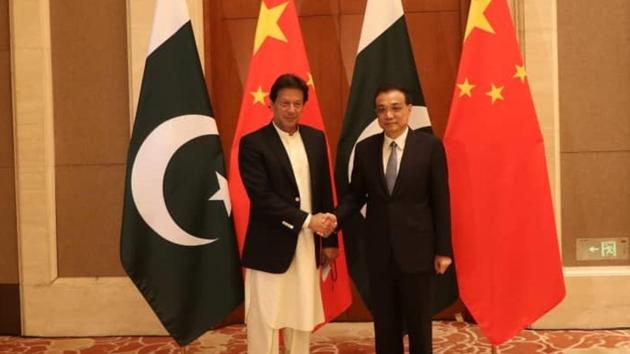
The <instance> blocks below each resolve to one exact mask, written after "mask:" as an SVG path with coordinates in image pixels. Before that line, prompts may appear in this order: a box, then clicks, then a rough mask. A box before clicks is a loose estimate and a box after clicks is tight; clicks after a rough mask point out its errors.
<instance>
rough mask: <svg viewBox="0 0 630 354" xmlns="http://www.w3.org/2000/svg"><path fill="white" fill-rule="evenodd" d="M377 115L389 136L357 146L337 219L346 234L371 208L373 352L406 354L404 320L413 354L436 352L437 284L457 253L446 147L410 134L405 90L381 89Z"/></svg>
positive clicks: (368, 223) (369, 254)
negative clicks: (349, 223)
mask: <svg viewBox="0 0 630 354" xmlns="http://www.w3.org/2000/svg"><path fill="white" fill-rule="evenodd" d="M375 108H376V114H377V118H378V123H379V125H380V127H381V128H382V129H383V131H384V132H383V133H381V134H377V135H374V136H371V137H369V138H367V139H365V140H363V141H362V142H360V143H358V144H357V146H356V150H355V158H354V167H353V170H352V178H351V181H350V185H349V191H348V193H347V195H345V196H344V198H343V199H342V201H341V202H340V203H339V206H338V207H337V209H336V210H335V215H336V216H337V220H338V222H339V225H340V226H341V227H342V228H343V223H344V221H345V220H346V219H347V218H348V217H349V216H350V215H352V213H356V212H358V210H359V209H360V208H361V207H362V206H363V205H364V204H365V203H367V215H366V227H365V230H366V232H365V235H364V237H366V238H367V240H366V243H367V258H368V271H369V278H368V279H369V282H370V292H371V295H372V298H373V304H374V305H373V309H372V314H373V317H374V332H375V337H376V352H377V353H379V354H399V353H400V354H402V353H403V341H402V340H403V328H402V326H401V325H402V323H403V320H404V323H405V324H406V329H407V331H408V334H409V347H410V353H412V354H416V353H431V352H432V349H431V346H432V338H431V316H432V314H431V301H432V299H431V297H432V293H433V290H432V288H433V278H434V276H435V273H437V274H443V273H444V272H445V271H446V269H447V268H448V266H449V265H450V264H451V254H452V251H451V226H450V206H449V189H448V178H447V169H446V159H445V153H444V147H443V145H442V143H441V141H440V140H438V139H437V138H435V137H434V136H433V135H430V134H427V133H423V132H419V131H413V130H411V129H410V128H409V127H408V125H407V122H408V120H409V116H410V114H411V108H412V104H411V100H410V97H409V94H408V93H407V92H406V91H405V90H404V89H403V88H401V87H397V86H385V87H382V88H380V89H379V90H378V91H377V93H376V95H375ZM381 157H382V158H381Z"/></svg>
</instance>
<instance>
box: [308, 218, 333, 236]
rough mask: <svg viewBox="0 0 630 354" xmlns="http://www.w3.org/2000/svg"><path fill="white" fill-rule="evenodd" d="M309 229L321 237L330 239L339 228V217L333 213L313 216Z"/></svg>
mask: <svg viewBox="0 0 630 354" xmlns="http://www.w3.org/2000/svg"><path fill="white" fill-rule="evenodd" d="M308 228H309V229H311V230H313V232H315V233H316V234H318V235H319V236H322V237H328V236H330V234H331V233H332V232H333V231H335V229H336V228H337V216H335V215H334V214H331V213H317V214H315V215H312V216H311V221H310V222H309V224H308Z"/></svg>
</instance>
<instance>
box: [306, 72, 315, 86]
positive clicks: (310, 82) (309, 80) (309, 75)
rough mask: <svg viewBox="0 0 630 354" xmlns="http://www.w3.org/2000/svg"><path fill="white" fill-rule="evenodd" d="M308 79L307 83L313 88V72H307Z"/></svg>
mask: <svg viewBox="0 0 630 354" xmlns="http://www.w3.org/2000/svg"><path fill="white" fill-rule="evenodd" d="M307 77H308V80H306V84H307V85H308V86H311V87H312V88H315V82H313V75H311V73H308V74H307Z"/></svg>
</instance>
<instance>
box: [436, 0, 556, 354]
mask: <svg viewBox="0 0 630 354" xmlns="http://www.w3.org/2000/svg"><path fill="white" fill-rule="evenodd" d="M444 142H445V146H446V150H447V158H448V166H449V175H450V177H449V181H450V188H451V210H452V222H453V225H452V227H453V230H452V231H453V249H454V255H455V261H456V264H457V272H458V278H459V281H458V282H459V289H460V296H461V298H462V300H463V301H464V304H465V305H466V306H467V308H468V309H469V310H470V312H471V314H472V316H473V317H474V318H475V320H476V321H477V323H478V325H479V327H480V328H481V330H482V331H483V333H484V334H485V336H486V337H487V338H488V339H489V340H490V342H491V343H492V344H495V345H498V344H501V343H503V342H504V341H506V340H508V339H510V338H511V337H512V336H514V335H515V334H516V333H518V332H519V331H520V330H521V329H523V328H524V327H526V326H528V325H530V324H531V323H532V322H534V321H536V320H537V319H538V318H540V317H541V316H542V315H543V314H545V313H546V312H547V311H549V310H550V309H551V308H553V307H554V306H556V305H557V304H558V303H559V302H560V301H561V300H562V299H563V298H564V295H565V288H564V279H563V276H562V264H561V260H560V253H559V250H558V240H557V236H556V226H555V222H554V213H553V206H552V202H551V193H550V189H549V180H548V175H547V166H546V162H545V148H544V143H543V139H542V134H541V132H540V127H539V126H538V121H537V118H536V112H535V110H534V105H533V102H532V97H531V94H530V90H529V84H528V82H527V74H526V71H525V67H524V64H523V59H522V57H521V53H520V50H519V47H518V44H517V41H516V36H515V33H514V28H513V26H512V20H511V17H510V12H509V9H508V5H507V2H506V0H473V1H472V2H471V5H470V13H469V15H468V24H467V26H466V32H465V38H464V46H463V49H462V57H461V61H460V66H459V74H458V76H457V82H456V88H455V92H454V94H453V104H452V108H451V112H450V117H449V121H448V126H447V129H446V134H445V137H444Z"/></svg>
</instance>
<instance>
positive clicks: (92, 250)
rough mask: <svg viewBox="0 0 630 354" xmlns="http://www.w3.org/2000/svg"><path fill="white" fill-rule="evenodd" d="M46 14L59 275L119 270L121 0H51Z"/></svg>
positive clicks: (123, 147)
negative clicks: (49, 48) (52, 111)
mask: <svg viewBox="0 0 630 354" xmlns="http://www.w3.org/2000/svg"><path fill="white" fill-rule="evenodd" d="M50 17H51V52H52V75H53V100H54V117H55V120H54V128H55V162H56V166H57V168H56V176H55V179H56V194H57V212H58V213H57V244H58V247H59V248H58V260H59V264H58V266H59V275H60V276H64V277H72V276H114V275H123V274H124V272H123V271H122V268H121V266H120V261H119V257H118V243H119V233H120V231H119V229H118V227H119V225H120V219H121V216H122V212H121V210H122V196H123V189H124V185H123V176H124V166H125V163H126V154H127V144H128V139H129V89H128V70H127V22H126V3H125V1H124V0H117V1H98V0H90V1H84V0H73V1H52V2H51V3H50Z"/></svg>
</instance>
